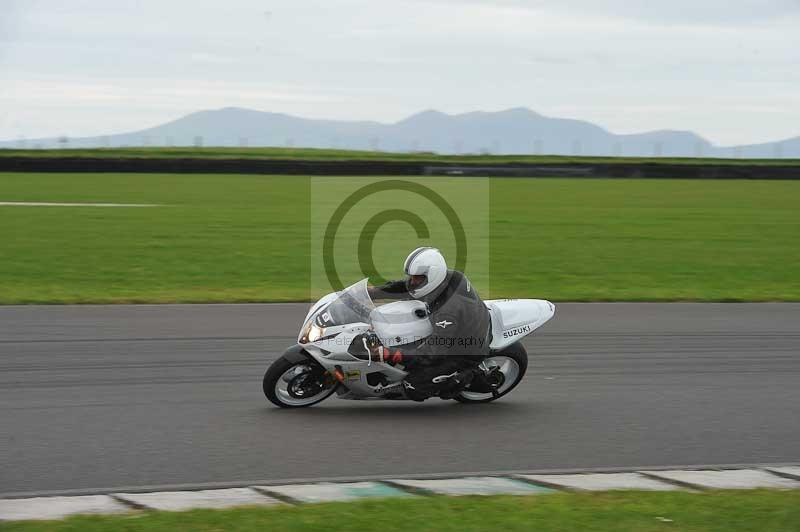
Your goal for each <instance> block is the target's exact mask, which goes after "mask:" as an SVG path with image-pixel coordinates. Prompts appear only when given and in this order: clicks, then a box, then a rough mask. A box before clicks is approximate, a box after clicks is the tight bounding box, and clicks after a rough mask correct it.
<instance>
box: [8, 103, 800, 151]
mask: <svg viewBox="0 0 800 532" xmlns="http://www.w3.org/2000/svg"><path fill="white" fill-rule="evenodd" d="M193 145H204V146H294V147H307V148H339V149H354V150H365V149H366V150H381V151H390V152H409V151H432V152H437V153H444V154H458V153H492V154H553V155H626V156H647V157H651V156H664V157H697V156H703V157H754V158H781V157H800V137H796V138H792V139H787V140H784V141H780V142H771V143H765V144H753V145H748V146H733V147H718V146H714V145H712V144H711V143H710V142H709V141H707V140H706V139H704V138H702V137H701V136H699V135H697V134H695V133H692V132H691V131H672V130H663V131H649V132H646V133H637V134H632V135H616V134H614V133H611V132H609V131H607V130H605V129H603V128H602V127H599V126H597V125H595V124H592V123H590V122H585V121H582V120H572V119H564V118H552V117H548V116H543V115H540V114H538V113H535V112H533V111H531V110H530V109H525V108H514V109H508V110H505V111H498V112H483V111H476V112H471V113H463V114H457V115H448V114H445V113H441V112H438V111H433V110H429V111H423V112H421V113H417V114H415V115H412V116H410V117H408V118H406V119H404V120H401V121H399V122H396V123H393V124H383V123H379V122H351V121H336V120H312V119H307V118H299V117H295V116H290V115H286V114H280V113H267V112H262V111H253V110H250V109H241V108H236V107H226V108H224V109H217V110H210V111H199V112H196V113H191V114H189V115H187V116H185V117H183V118H179V119H177V120H174V121H172V122H168V123H166V124H163V125H160V126H155V127H152V128H149V129H144V130H142V131H136V132H133V133H123V134H113V135H106V136H101V137H84V138H69V139H66V138H45V139H34V140H27V141H25V146H27V147H42V148H54V147H59V146H61V147H70V148H90V147H107V146H108V147H116V146H193ZM20 146H21V141H6V142H0V147H5V148H16V147H20Z"/></svg>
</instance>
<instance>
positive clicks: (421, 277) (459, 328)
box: [370, 247, 491, 401]
mask: <svg viewBox="0 0 800 532" xmlns="http://www.w3.org/2000/svg"><path fill="white" fill-rule="evenodd" d="M403 269H404V271H405V273H406V279H405V280H402V281H389V282H387V283H386V284H384V285H382V286H378V287H373V288H371V289H370V295H371V296H372V297H373V298H374V299H405V298H407V297H409V296H410V297H412V298H414V299H418V300H421V301H423V302H425V303H426V304H427V307H428V313H429V319H430V321H431V324H432V325H433V331H434V332H433V334H432V335H431V336H429V337H428V338H426V339H425V341H424V342H422V344H421V345H420V347H419V348H418V349H417V350H416V351H415V352H414V353H413V355H410V356H409V355H406V356H405V357H404V362H407V365H409V366H411V368H410V369H411V371H410V372H409V375H408V376H407V377H406V380H405V382H404V386H405V389H406V395H407V396H408V397H409V398H410V399H414V400H416V401H422V400H424V399H426V398H428V397H431V396H432V395H437V394H438V395H439V396H440V397H445V398H446V397H452V395H454V394H455V393H458V391H460V390H461V389H463V387H464V386H466V385H469V383H470V382H471V381H472V379H473V376H474V372H473V371H472V369H473V368H474V367H476V366H477V365H478V364H479V363H480V361H481V360H482V359H483V357H484V356H485V355H486V354H487V353H488V352H489V342H490V340H491V338H490V331H489V324H490V323H489V311H488V310H487V309H486V305H484V303H483V301H482V300H481V298H480V296H478V293H477V292H476V291H475V287H473V286H472V284H471V283H470V282H469V279H467V278H466V276H464V274H463V273H461V272H459V271H455V270H448V269H447V263H446V262H445V260H444V257H443V256H442V254H441V252H440V251H439V250H438V249H436V248H431V247H420V248H417V249H415V250H414V251H412V252H411V253H410V254H409V255H408V257H407V258H406V261H405V264H404V265H403Z"/></svg>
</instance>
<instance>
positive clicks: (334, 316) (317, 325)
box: [298, 279, 375, 344]
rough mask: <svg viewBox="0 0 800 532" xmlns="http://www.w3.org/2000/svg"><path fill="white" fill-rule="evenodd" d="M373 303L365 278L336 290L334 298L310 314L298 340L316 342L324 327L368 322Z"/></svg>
mask: <svg viewBox="0 0 800 532" xmlns="http://www.w3.org/2000/svg"><path fill="white" fill-rule="evenodd" d="M374 309H375V304H374V303H373V302H372V298H371V297H370V296H369V290H368V289H367V279H362V280H360V281H359V282H357V283H355V284H353V285H350V286H348V287H347V288H345V289H344V290H341V291H339V292H337V294H336V298H335V299H333V300H332V301H331V302H330V303H328V304H327V305H323V306H322V307H321V308H320V309H319V310H317V311H315V312H314V313H313V314H311V315H310V316H309V317H308V319H307V320H306V323H305V324H304V325H303V329H302V330H301V332H300V337H299V338H298V341H299V342H300V343H301V344H303V343H308V342H316V341H317V340H319V339H320V338H323V337H324V336H325V332H326V329H328V328H330V327H335V326H337V325H348V324H351V323H369V315H370V312H372V311H373V310H374Z"/></svg>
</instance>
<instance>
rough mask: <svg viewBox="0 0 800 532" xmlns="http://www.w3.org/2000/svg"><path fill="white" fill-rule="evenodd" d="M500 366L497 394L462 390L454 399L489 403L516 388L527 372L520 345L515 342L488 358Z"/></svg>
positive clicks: (522, 348) (523, 351) (525, 360)
mask: <svg viewBox="0 0 800 532" xmlns="http://www.w3.org/2000/svg"><path fill="white" fill-rule="evenodd" d="M488 360H493V361H494V362H496V363H497V364H498V365H499V366H500V371H501V372H502V374H503V376H502V382H500V383H499V385H498V386H497V390H496V391H497V394H493V393H491V392H486V393H481V392H471V391H469V390H464V391H462V392H460V393H459V394H458V395H456V396H455V397H454V399H455V400H456V401H458V402H460V403H473V404H474V403H490V402H492V401H494V400H495V399H500V398H501V397H503V396H504V395H506V394H507V393H509V392H510V391H511V390H513V389H514V388H516V387H517V385H518V384H519V383H520V382H521V381H522V378H523V377H524V376H525V372H526V371H527V370H528V353H527V352H526V351H525V348H524V347H523V346H522V344H521V343H519V342H516V343H514V344H511V345H510V346H508V347H506V348H505V349H503V350H502V351H498V352H497V353H493V354H492V356H490V357H488Z"/></svg>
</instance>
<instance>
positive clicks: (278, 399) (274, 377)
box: [262, 356, 338, 408]
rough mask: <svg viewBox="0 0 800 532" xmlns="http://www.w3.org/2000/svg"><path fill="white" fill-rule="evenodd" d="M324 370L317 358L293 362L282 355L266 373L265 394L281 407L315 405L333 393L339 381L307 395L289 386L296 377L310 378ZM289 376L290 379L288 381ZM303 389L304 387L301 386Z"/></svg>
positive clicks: (264, 381)
mask: <svg viewBox="0 0 800 532" xmlns="http://www.w3.org/2000/svg"><path fill="white" fill-rule="evenodd" d="M305 368H308V370H305ZM293 370H294V372H295V373H294V375H293V374H292V373H291V372H292V371H293ZM323 372H324V370H323V369H322V366H320V365H319V364H318V363H317V362H316V361H315V360H312V359H308V360H304V361H302V362H291V361H289V360H287V359H286V357H283V356H282V357H280V358H279V359H278V360H276V361H275V362H273V363H272V364H271V365H270V367H269V368H268V369H267V372H266V373H265V374H264V380H263V383H262V388H263V390H264V395H265V396H266V398H267V399H269V401H270V402H271V403H272V404H274V405H276V406H279V407H281V408H305V407H307V406H313V405H315V404H317V403H320V402H322V401H324V400H325V399H327V398H328V397H330V396H331V395H333V392H335V391H336V388H337V386H338V383H336V382H334V383H332V384H330V385H329V386H327V387H323V388H321V389H320V390H319V391H318V392H317V393H314V394H312V395H309V396H307V397H302V396H298V394H297V392H296V391H291V390H290V389H288V388H291V386H292V384H293V383H294V382H295V379H300V378H304V376H305V378H306V379H308V378H311V376H314V375H318V374H320V373H323ZM287 378H289V379H290V380H289V381H288V382H287ZM284 385H285V386H284ZM284 388H287V389H284ZM301 389H303V388H302V387H301Z"/></svg>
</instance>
